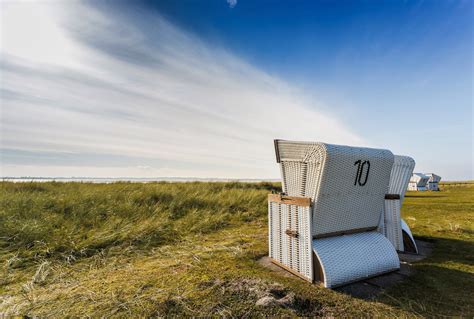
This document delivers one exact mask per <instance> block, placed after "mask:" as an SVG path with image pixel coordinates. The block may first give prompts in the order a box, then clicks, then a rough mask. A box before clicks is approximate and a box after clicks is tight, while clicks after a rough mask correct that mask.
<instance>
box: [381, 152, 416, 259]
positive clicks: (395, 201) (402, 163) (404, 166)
mask: <svg viewBox="0 0 474 319" xmlns="http://www.w3.org/2000/svg"><path fill="white" fill-rule="evenodd" d="M414 168H415V161H414V160H413V159H412V158H411V157H408V156H400V155H395V158H394V163H393V166H392V172H391V174H390V184H389V188H388V192H389V194H393V196H392V197H391V198H386V199H385V209H384V214H383V215H382V218H381V219H380V225H379V232H380V233H382V234H384V235H385V237H387V238H388V239H389V240H390V242H391V243H392V244H393V246H394V247H395V249H396V250H397V251H400V252H410V253H418V248H417V247H416V243H415V240H414V239H413V235H412V234H411V231H410V227H408V225H407V224H406V223H405V222H404V221H403V220H402V219H401V216H400V209H401V206H402V203H403V199H404V198H405V193H406V191H407V187H408V183H409V182H410V177H411V176H412V174H413V169H414Z"/></svg>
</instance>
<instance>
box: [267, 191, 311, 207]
mask: <svg viewBox="0 0 474 319" xmlns="http://www.w3.org/2000/svg"><path fill="white" fill-rule="evenodd" d="M268 201H269V202H275V203H282V204H287V205H296V206H311V198H309V197H295V196H283V195H279V194H268Z"/></svg>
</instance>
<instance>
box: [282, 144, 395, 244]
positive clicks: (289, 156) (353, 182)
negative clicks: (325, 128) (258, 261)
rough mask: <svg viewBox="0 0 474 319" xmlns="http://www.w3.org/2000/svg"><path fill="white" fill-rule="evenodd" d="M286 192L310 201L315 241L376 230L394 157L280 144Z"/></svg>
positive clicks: (360, 150) (378, 152)
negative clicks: (346, 233)
mask: <svg viewBox="0 0 474 319" xmlns="http://www.w3.org/2000/svg"><path fill="white" fill-rule="evenodd" d="M275 148H276V154H277V161H278V162H279V163H280V166H281V170H282V177H283V192H284V193H286V194H287V195H289V196H304V197H309V198H311V201H312V205H313V218H314V222H313V227H312V235H313V236H316V237H324V236H328V235H331V234H335V233H339V232H346V231H354V230H361V231H362V230H367V229H375V228H377V226H378V225H379V222H380V216H381V213H382V211H383V210H384V199H385V195H386V194H387V192H388V186H389V181H390V174H391V170H392V166H393V161H394V156H393V154H392V152H390V151H389V150H383V149H372V148H363V147H351V146H341V145H332V144H325V143H311V142H293V141H283V140H276V141H275Z"/></svg>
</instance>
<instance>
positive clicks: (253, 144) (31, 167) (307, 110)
mask: <svg viewBox="0 0 474 319" xmlns="http://www.w3.org/2000/svg"><path fill="white" fill-rule="evenodd" d="M32 5H33V4H31V3H9V4H2V9H3V10H2V21H3V22H2V24H3V30H2V37H3V39H2V43H3V45H2V63H1V72H2V84H1V88H2V96H1V100H2V107H1V109H2V114H1V126H2V128H1V133H2V134H1V148H2V149H4V150H13V151H15V152H16V153H15V152H13V153H12V154H13V155H12V156H11V157H8V158H3V160H2V165H1V166H2V167H1V168H2V172H0V173H1V175H3V176H6V175H10V176H12V175H38V176H47V175H49V176H57V175H58V174H60V175H67V176H72V175H74V176H85V175H87V176H91V174H92V175H95V176H125V175H129V176H137V177H141V176H149V175H148V174H150V170H145V169H143V168H140V167H138V166H142V167H144V166H150V167H153V175H154V176H196V177H275V176H277V174H278V170H277V166H276V163H275V162H274V154H273V152H274V150H273V143H272V140H273V139H274V138H287V139H299V140H323V141H329V142H335V143H347V144H354V143H355V144H360V143H361V142H362V140H361V139H360V138H359V137H358V136H357V135H355V134H353V133H352V132H351V131H350V130H349V129H348V128H347V127H346V126H345V125H343V124H342V123H340V122H339V121H338V120H337V119H336V118H334V117H333V116H331V115H330V114H325V113H323V112H322V111H321V109H322V108H321V104H320V103H319V102H318V101H315V100H314V99H313V98H309V97H307V95H305V92H303V91H301V90H299V89H298V88H297V87H295V86H293V85H291V84H290V83H287V82H286V81H285V80H283V79H280V78H278V77H276V76H273V75H270V74H268V73H266V72H264V71H263V70H261V69H259V68H257V67H255V66H253V65H250V64H248V63H247V62H245V61H244V60H242V59H241V58H239V57H237V56H235V55H233V54H232V53H230V52H227V51H225V50H224V49H223V48H220V47H217V46H215V45H211V44H208V43H206V42H203V41H201V40H200V39H199V38H198V37H196V36H195V35H192V34H189V33H186V32H184V31H182V30H180V29H179V28H177V27H175V26H174V25H172V24H171V23H169V22H168V21H166V20H165V19H164V18H162V17H161V16H159V15H152V14H151V13H149V12H140V13H139V14H140V21H136V20H127V19H131V18H130V17H128V16H125V15H120V13H116V14H106V13H104V11H101V10H99V9H96V8H91V7H87V6H84V5H82V4H77V3H73V4H71V3H68V4H67V5H66V4H63V5H62V6H58V5H55V6H54V8H53V6H48V5H46V4H44V3H42V4H41V10H40V11H38V12H39V13H38V15H29V14H28V12H31V11H34V9H35V8H31V7H25V6H32ZM18 28H20V29H19V30H20V31H18V32H17V30H18ZM22 28H25V29H22ZM16 37H20V38H19V39H16ZM34 38H35V39H34ZM37 39H41V41H37ZM30 40H31V41H32V42H29V41H30ZM18 152H28V154H33V156H28V157H27V158H31V160H29V161H28V160H22V161H19V160H15V156H18V155H15V154H18ZM46 153H47V154H58V156H59V157H61V159H64V163H57V161H56V162H53V161H49V160H47V159H45V158H47V157H41V156H40V155H37V156H36V157H37V158H43V159H45V160H41V161H40V160H35V156H34V154H46ZM64 154H75V156H76V157H77V159H79V162H80V161H81V159H84V162H87V164H84V165H80V163H79V164H78V163H77V161H74V163H72V162H73V159H74V157H71V156H69V155H68V156H63V155H64ZM91 154H93V155H91ZM48 156H49V157H51V156H50V155H48ZM109 157H113V158H114V163H113V165H110V167H108V168H107V169H104V165H94V161H99V160H100V159H102V160H103V159H104V158H106V159H108V158H109ZM122 157H123V158H125V157H126V158H127V160H125V159H123V164H121V162H120V158H122ZM130 158H136V159H137V161H138V162H139V163H140V164H139V165H138V164H132V165H130V163H129V162H130ZM127 172H128V173H127Z"/></svg>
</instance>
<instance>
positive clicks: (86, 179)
mask: <svg viewBox="0 0 474 319" xmlns="http://www.w3.org/2000/svg"><path fill="white" fill-rule="evenodd" d="M0 178H1V180H2V181H4V182H18V183H24V182H64V183H66V182H83V183H114V182H133V183H151V182H182V183H185V182H243V183H258V182H278V181H280V180H279V179H258V178H256V179H251V178H248V179H234V178H197V177H152V178H134V177H100V178H98V177H28V176H26V177H8V176H7V177H0Z"/></svg>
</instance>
